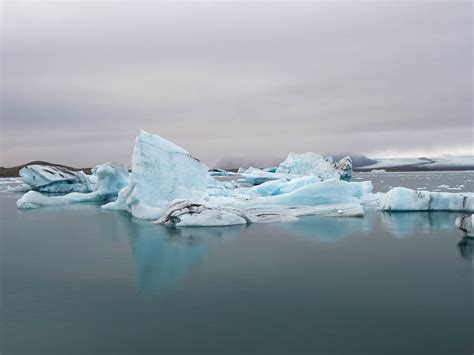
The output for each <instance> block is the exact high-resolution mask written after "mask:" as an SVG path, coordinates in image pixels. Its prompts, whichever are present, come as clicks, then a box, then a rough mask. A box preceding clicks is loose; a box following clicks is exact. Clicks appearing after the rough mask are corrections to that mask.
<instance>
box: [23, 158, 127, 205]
mask: <svg viewBox="0 0 474 355" xmlns="http://www.w3.org/2000/svg"><path fill="white" fill-rule="evenodd" d="M92 174H93V175H94V176H95V178H96V184H95V185H94V191H92V192H87V193H81V192H71V193H69V194H67V195H62V196H47V195H44V194H42V193H40V192H38V191H33V190H32V191H29V192H27V193H26V194H24V195H23V196H22V197H21V198H20V199H19V200H18V201H17V202H16V206H17V207H18V208H20V209H32V208H39V207H46V206H57V205H65V204H69V203H77V202H103V201H107V200H108V199H110V198H113V197H116V196H117V194H118V192H119V191H120V190H121V189H122V188H123V187H124V186H126V185H127V183H128V170H127V168H125V167H124V166H122V165H118V164H115V163H106V164H102V165H98V166H96V167H95V168H94V169H93V170H92Z"/></svg>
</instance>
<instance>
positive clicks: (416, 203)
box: [380, 187, 474, 211]
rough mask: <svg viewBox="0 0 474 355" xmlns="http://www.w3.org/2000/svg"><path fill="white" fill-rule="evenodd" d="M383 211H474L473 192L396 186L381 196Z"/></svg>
mask: <svg viewBox="0 0 474 355" xmlns="http://www.w3.org/2000/svg"><path fill="white" fill-rule="evenodd" d="M380 203H381V209H382V210H384V211H474V193H450V192H430V191H415V190H411V189H407V188H405V187H396V188H394V189H391V190H390V191H388V192H387V193H386V194H385V195H383V197H382V198H381V201H380Z"/></svg>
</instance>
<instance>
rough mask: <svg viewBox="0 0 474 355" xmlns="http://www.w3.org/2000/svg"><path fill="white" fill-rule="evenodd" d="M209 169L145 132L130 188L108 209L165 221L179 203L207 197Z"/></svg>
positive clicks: (138, 146) (135, 154) (137, 144)
mask: <svg viewBox="0 0 474 355" xmlns="http://www.w3.org/2000/svg"><path fill="white" fill-rule="evenodd" d="M207 171H208V168H207V166H206V165H204V164H203V163H201V162H200V161H199V160H198V159H196V158H193V157H192V156H191V155H190V154H189V153H188V152H187V151H186V150H185V149H183V148H181V147H178V146H177V145H175V144H173V143H171V142H170V141H167V140H166V139H164V138H161V137H160V136H158V135H154V134H151V133H148V132H145V131H141V132H140V134H139V135H138V136H137V138H136V140H135V148H134V150H133V156H132V174H131V178H130V183H129V185H128V186H127V187H126V188H125V189H123V190H122V191H121V192H120V194H119V197H118V198H117V201H115V202H112V203H109V204H107V205H105V206H103V208H104V209H118V210H126V211H129V212H130V213H131V214H132V215H133V216H134V217H136V218H140V219H157V218H159V217H161V216H162V215H163V214H164V213H165V211H166V209H167V207H168V205H169V203H170V202H171V201H173V200H175V199H188V198H192V197H202V196H206V195H207V191H206V189H207V183H208V174H207Z"/></svg>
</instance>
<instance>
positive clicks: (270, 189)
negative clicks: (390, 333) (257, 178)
mask: <svg viewBox="0 0 474 355" xmlns="http://www.w3.org/2000/svg"><path fill="white" fill-rule="evenodd" d="M286 182H287V181H286V180H285V179H279V180H271V181H267V182H264V183H263V184H260V185H257V186H254V187H252V188H251V189H250V190H251V191H252V192H254V193H255V194H257V195H260V196H270V195H278V194H279V193H281V192H280V189H281V187H282V186H283V185H284V184H285V183H286Z"/></svg>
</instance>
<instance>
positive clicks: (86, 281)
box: [0, 172, 474, 354]
mask: <svg viewBox="0 0 474 355" xmlns="http://www.w3.org/2000/svg"><path fill="white" fill-rule="evenodd" d="M354 179H355V181H357V179H361V180H372V182H373V183H374V188H375V190H376V191H382V192H384V191H387V190H388V189H389V187H390V186H391V185H392V184H393V186H406V187H409V188H426V189H428V190H431V191H434V190H436V189H439V190H440V191H448V192H449V191H450V189H456V190H453V191H452V192H465V191H467V192H473V191H474V186H473V182H472V172H439V173H434V172H431V173H360V174H359V173H356V174H354ZM20 196H21V194H15V193H0V203H1V205H0V213H1V222H2V225H1V244H0V251H1V276H2V278H1V287H2V288H1V296H2V299H1V302H2V303H1V307H2V312H1V313H2V319H1V321H0V326H1V334H2V347H1V348H2V353H3V352H5V353H6V354H151V353H153V354H316V353H321V354H325V353H342V354H354V353H363V354H370V353H371V354H381V353H383V354H390V353H393V354H400V353H403V354H436V353H443V354H445V353H453V354H458V353H459V354H464V353H466V354H470V353H472V339H473V318H472V317H473V313H472V300H473V294H472V286H473V283H472V280H473V279H472V271H473V268H472V250H473V247H474V246H473V244H474V243H473V241H472V239H466V238H463V236H462V233H461V232H460V231H459V230H458V229H457V228H455V227H454V220H455V218H456V217H457V216H459V215H461V214H462V213H448V212H431V213H428V212H417V213H382V212H377V211H369V212H367V213H366V215H365V216H364V217H363V218H331V217H323V216H313V217H304V218H301V219H299V220H297V221H292V222H276V223H254V224H249V225H242V226H233V227H208V228H205V227H203V228H199V227H181V228H180V227H169V226H162V225H153V224H150V223H147V222H143V221H140V220H136V219H134V218H133V217H131V216H130V214H128V213H125V212H120V211H106V210H102V209H101V208H100V206H99V205H96V204H90V203H89V204H87V203H85V204H73V205H67V206H59V207H48V208H42V209H35V210H18V209H17V208H16V206H15V202H16V200H17V199H18V198H19V197H20Z"/></svg>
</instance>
